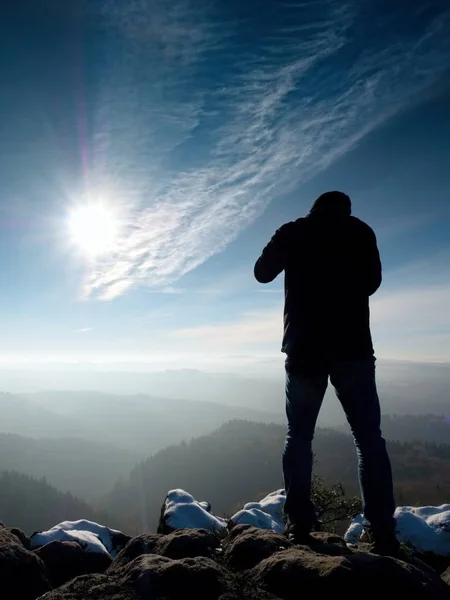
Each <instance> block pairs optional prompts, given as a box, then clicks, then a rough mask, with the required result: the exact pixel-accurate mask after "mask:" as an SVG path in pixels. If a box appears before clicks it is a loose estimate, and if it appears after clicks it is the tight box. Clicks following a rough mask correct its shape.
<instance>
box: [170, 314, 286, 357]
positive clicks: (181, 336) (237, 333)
mask: <svg viewBox="0 0 450 600" xmlns="http://www.w3.org/2000/svg"><path fill="white" fill-rule="evenodd" d="M281 332H282V311H281V307H277V309H272V308H271V309H265V310H260V311H254V312H247V313H245V314H243V315H242V317H240V318H239V319H238V320H236V321H234V322H231V323H230V322H228V323H219V324H212V325H205V326H201V327H193V328H186V329H179V330H176V331H174V332H172V333H171V337H173V338H176V339H178V340H180V341H184V342H187V341H189V343H192V344H193V345H194V346H196V347H202V348H203V349H206V348H208V349H210V348H214V349H215V351H216V352H220V351H222V352H226V351H228V352H230V351H231V352H239V351H240V350H241V349H242V348H245V349H250V350H251V349H254V348H255V347H258V348H261V346H262V345H267V344H272V345H273V346H274V347H275V346H276V344H279V345H281Z"/></svg>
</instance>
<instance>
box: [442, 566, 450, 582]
mask: <svg viewBox="0 0 450 600" xmlns="http://www.w3.org/2000/svg"><path fill="white" fill-rule="evenodd" d="M442 581H444V582H445V583H446V584H447V585H450V567H449V568H448V569H447V570H446V571H444V572H443V573H442Z"/></svg>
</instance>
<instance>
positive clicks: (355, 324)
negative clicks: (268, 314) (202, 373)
mask: <svg viewBox="0 0 450 600" xmlns="http://www.w3.org/2000/svg"><path fill="white" fill-rule="evenodd" d="M281 271H284V272H285V309H284V338H283V347H282V351H283V352H285V353H286V355H287V358H286V413H287V419H288V430H287V436H286V444H285V449H284V453H283V471H284V480H285V487H286V504H285V513H286V515H287V517H288V520H289V524H290V525H289V528H288V530H289V531H290V533H291V536H292V537H293V539H294V541H296V542H298V543H302V542H307V541H308V539H310V537H309V534H310V532H311V530H312V529H313V528H314V526H315V523H316V514H315V510H314V506H313V505H312V503H311V500H310V494H311V475H312V463H313V455H312V450H311V445H312V440H313V437H314V430H315V426H316V421H317V417H318V414H319V410H320V407H321V405H322V401H323V398H324V395H325V391H326V389H327V386H328V378H330V380H331V383H332V384H333V386H334V388H335V390H336V394H337V397H338V398H339V400H340V402H341V404H342V407H343V409H344V411H345V414H346V417H347V420H348V422H349V424H350V427H351V430H352V433H353V437H354V441H355V446H356V451H357V455H358V475H359V482H360V487H361V495H362V500H363V508H364V516H365V517H366V519H367V521H368V522H369V523H370V534H371V538H372V542H373V543H372V551H373V552H375V553H377V554H385V555H394V554H396V553H397V551H398V541H397V539H396V536H395V527H396V523H395V520H394V517H393V515H394V510H395V501H394V492H393V485H392V472H391V464H390V461H389V457H388V454H387V451H386V444H385V441H384V439H383V438H382V435H381V430H380V403H379V399H378V394H377V389H376V383H375V357H374V350H373V345H372V338H371V333H370V323H369V296H371V295H372V294H374V293H375V292H376V290H377V289H378V288H379V286H380V284H381V262H380V256H379V252H378V248H377V242H376V237H375V234H374V232H373V231H372V229H371V228H370V227H369V226H368V225H366V224H365V223H364V222H363V221H360V220H359V219H357V218H355V217H353V216H351V201H350V198H349V197H348V196H347V195H346V194H343V193H341V192H327V193H325V194H323V195H322V196H320V197H319V198H318V199H317V200H316V201H315V203H314V204H313V207H312V209H311V211H310V213H309V214H308V215H307V216H306V217H304V218H301V219H298V220H297V221H295V222H291V223H286V224H285V225H283V226H282V227H281V228H280V229H279V230H278V231H277V232H276V233H275V235H274V236H273V238H272V240H271V241H270V242H269V244H268V245H267V246H266V248H264V250H263V252H262V254H261V256H260V258H259V259H258V260H257V262H256V264H255V277H256V279H257V280H258V281H259V282H260V283H269V282H271V281H273V280H274V279H275V277H277V275H279V274H280V273H281Z"/></svg>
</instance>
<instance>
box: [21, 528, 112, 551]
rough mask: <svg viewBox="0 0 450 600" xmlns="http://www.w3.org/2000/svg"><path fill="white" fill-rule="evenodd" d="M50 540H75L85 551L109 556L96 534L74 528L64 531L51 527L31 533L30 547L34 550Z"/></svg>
mask: <svg viewBox="0 0 450 600" xmlns="http://www.w3.org/2000/svg"><path fill="white" fill-rule="evenodd" d="M50 542H77V544H79V545H80V546H81V547H82V548H83V550H86V552H94V553H97V554H107V555H108V556H110V554H109V552H108V550H107V549H106V548H105V546H104V545H103V544H102V542H101V541H100V538H99V537H98V535H96V534H95V533H92V531H77V530H76V529H73V530H72V531H65V530H64V529H55V528H52V529H50V530H49V531H42V532H38V533H33V535H32V536H31V539H30V547H31V549H32V550H35V549H36V548H40V547H41V546H44V545H45V544H49V543H50Z"/></svg>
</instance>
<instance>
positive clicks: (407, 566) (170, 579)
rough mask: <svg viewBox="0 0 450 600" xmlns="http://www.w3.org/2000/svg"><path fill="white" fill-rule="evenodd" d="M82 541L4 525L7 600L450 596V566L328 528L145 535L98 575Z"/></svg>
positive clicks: (417, 599) (1, 568)
mask: <svg viewBox="0 0 450 600" xmlns="http://www.w3.org/2000/svg"><path fill="white" fill-rule="evenodd" d="M76 546H77V544H74V543H67V542H59V543H53V544H48V545H47V546H43V547H42V548H40V549H39V550H37V551H35V552H30V551H28V550H27V549H26V548H24V547H23V545H22V544H21V543H20V541H19V538H18V537H16V536H15V535H13V534H12V533H11V532H10V531H8V530H7V529H6V528H4V529H0V598H2V599H3V598H5V600H36V599H37V598H39V599H40V600H186V598H195V600H298V599H299V598H300V597H308V596H310V595H311V597H318V598H321V597H325V596H326V594H330V595H331V596H332V597H345V598H346V600H360V599H361V597H364V596H365V595H367V593H368V592H369V591H370V596H371V597H374V598H383V597H386V598H392V597H394V598H395V597H397V596H398V597H402V598H407V599H408V600H450V587H449V585H447V584H448V583H449V580H450V573H449V572H448V571H447V572H445V573H443V574H442V578H441V577H440V575H439V574H438V573H437V572H436V571H434V570H433V569H431V568H430V567H429V566H427V565H425V564H424V563H422V562H421V561H420V560H417V559H415V558H414V557H412V556H410V555H408V554H406V553H405V555H404V559H405V560H398V559H393V558H388V557H380V556H374V555H371V554H369V553H368V552H365V551H364V550H365V547H364V546H360V547H359V548H358V549H349V548H348V547H347V546H346V544H345V542H344V541H343V540H342V538H340V537H338V536H335V535H331V534H326V533H320V534H319V533H317V534H314V535H313V538H312V540H311V542H310V543H309V544H308V545H307V546H295V545H293V544H292V543H291V542H290V541H288V540H287V539H286V538H285V537H284V536H281V535H278V534H276V533H273V532H270V531H264V530H260V529H255V528H254V527H250V526H247V525H241V526H236V527H235V528H233V529H232V530H231V531H230V533H229V535H228V536H227V537H226V538H224V539H220V538H219V537H216V536H215V535H214V534H212V533H210V532H208V531H203V530H183V531H176V532H172V533H170V534H167V535H163V534H145V535H141V536H139V537H137V538H134V539H132V540H130V541H129V542H128V544H127V545H126V547H125V548H124V549H123V550H122V551H121V552H120V553H119V554H118V556H117V557H116V558H115V559H114V560H113V561H112V563H111V564H110V565H109V568H108V569H107V570H106V572H105V573H97V574H86V573H87V571H88V570H89V568H90V567H89V564H88V563H87V562H86V561H88V562H89V561H90V560H91V559H92V555H87V553H85V552H84V551H83V550H81V549H80V548H77V547H76ZM91 567H92V565H91ZM102 568H103V567H102ZM81 573H84V574H81ZM64 582H65V583H64ZM61 584H63V585H61ZM51 587H53V588H54V589H50V588H51Z"/></svg>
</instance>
